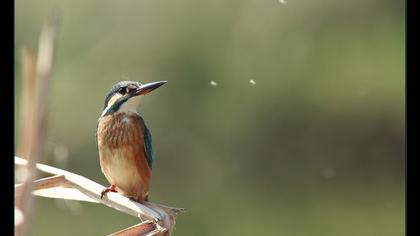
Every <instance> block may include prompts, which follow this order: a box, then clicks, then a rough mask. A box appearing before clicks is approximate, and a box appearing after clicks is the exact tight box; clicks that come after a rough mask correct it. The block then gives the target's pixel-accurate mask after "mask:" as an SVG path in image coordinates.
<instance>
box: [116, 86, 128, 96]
mask: <svg viewBox="0 0 420 236" xmlns="http://www.w3.org/2000/svg"><path fill="white" fill-rule="evenodd" d="M118 92H119V93H120V94H121V95H124V94H125V93H126V92H127V89H126V88H124V87H123V88H120V90H118Z"/></svg>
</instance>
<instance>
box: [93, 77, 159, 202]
mask: <svg viewBox="0 0 420 236" xmlns="http://www.w3.org/2000/svg"><path fill="white" fill-rule="evenodd" d="M166 82H167V81H157V82H151V83H147V84H141V83H139V82H135V81H121V82H118V83H116V84H115V85H113V86H112V88H111V90H110V91H109V92H108V93H107V95H106V96H105V105H104V109H103V112H102V114H101V116H100V118H99V120H98V125H97V129H96V144H97V149H98V152H99V162H100V166H101V170H102V173H103V174H104V175H105V177H106V179H107V180H108V182H109V183H110V184H111V186H110V187H108V188H106V189H104V190H103V191H102V192H101V198H103V196H104V195H105V194H106V193H108V192H118V193H121V194H122V195H124V196H126V197H128V198H130V199H132V200H135V201H137V202H143V201H148V196H149V183H150V179H151V175H152V162H153V154H152V136H151V133H150V130H149V129H148V128H147V126H146V124H145V122H144V120H143V118H142V117H141V116H140V115H139V113H138V112H137V108H138V106H139V105H140V102H141V100H142V98H143V97H144V96H145V95H146V94H148V93H149V92H151V91H153V90H154V89H156V88H159V87H160V86H162V85H163V84H165V83H166Z"/></svg>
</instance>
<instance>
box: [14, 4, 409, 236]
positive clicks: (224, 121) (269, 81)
mask: <svg viewBox="0 0 420 236" xmlns="http://www.w3.org/2000/svg"><path fill="white" fill-rule="evenodd" d="M53 8H56V9H58V10H59V11H60V12H61V14H62V24H61V29H60V34H59V39H58V48H57V51H56V60H55V67H54V78H53V82H52V85H51V94H50V112H49V127H48V143H47V146H46V151H47V155H46V156H45V159H44V160H43V162H44V163H48V164H51V165H54V166H57V167H61V168H65V169H67V170H70V171H73V172H75V173H78V174H81V175H83V176H86V177H88V178H91V179H92V180H94V181H97V182H99V183H101V184H103V185H108V183H107V181H106V179H105V178H104V176H103V175H102V173H101V171H100V167H99V160H98V154H97V152H96V146H95V128H96V122H97V119H98V117H99V115H100V114H101V112H102V108H103V100H104V96H105V94H106V92H107V91H108V90H109V88H110V87H111V86H112V85H113V84H114V83H116V82H118V81H120V80H127V79H129V80H137V81H141V82H151V81H157V80H167V81H168V83H167V84H166V85H165V86H163V87H162V88H160V89H158V90H156V91H155V92H153V93H151V94H150V96H148V97H147V98H146V99H145V100H144V102H143V104H142V105H141V108H140V113H141V114H142V116H143V117H144V119H145V121H146V122H147V124H148V126H149V128H150V129H151V131H152V135H153V147H154V156H155V164H154V172H153V179H152V185H151V195H150V198H151V201H153V202H158V203H163V204H166V205H171V206H177V207H185V208H187V209H188V212H187V213H185V214H182V215H180V216H179V217H178V221H177V227H176V231H175V235H308V236H309V235H324V236H329V235H331V236H333V235H345V236H346V235H349V236H354V235H383V236H386V235H390V236H391V235H392V236H395V235H404V234H405V228H404V222H405V217H404V208H405V202H404V193H405V189H404V181H405V171H404V163H405V162H404V161H405V131H404V128H405V98H404V95H405V80H404V75H405V74H404V73H405V70H404V64H405V61H404V50H405V45H404V42H405V37H404V33H405V31H404V28H405V26H404V19H405V15H404V1H395V0H355V1H333V0H325V1H309V0H306V1H298V0H289V1H288V2H287V4H282V3H281V2H280V1H279V0H264V1H262V0H241V1H239V0H233V1H222V0H213V1H200V0H178V1H168V0H130V1H128V0H127V1H99V0H95V1H75V0H74V1H69V0H58V1H52V0H39V1H23V0H16V1H15V55H16V57H15V60H16V61H15V75H16V78H15V94H16V100H15V107H16V113H15V116H16V121H18V117H19V113H18V110H19V102H20V92H21V87H20V86H21V71H20V66H21V60H20V55H21V50H22V46H23V45H30V46H32V48H34V49H36V48H37V42H38V36H39V33H40V31H41V28H42V25H43V23H44V21H45V19H46V18H47V17H48V16H49V15H50V13H51V10H52V9H53ZM250 80H254V81H255V84H252V83H250ZM211 81H214V82H215V83H217V86H214V85H211ZM18 131H19V129H18V127H16V129H15V132H16V141H17V140H19V136H18V135H19V132H18ZM35 203H36V205H35V214H34V217H33V221H32V222H31V223H32V224H31V235H105V234H109V233H112V232H115V231H118V230H120V229H123V228H126V227H128V226H130V225H133V224H136V223H137V222H138V220H137V219H136V218H133V217H131V216H127V215H125V214H123V213H120V212H118V211H115V210H113V209H110V208H107V207H103V206H101V205H99V204H90V203H78V202H64V201H58V200H53V199H40V198H37V200H36V202H35Z"/></svg>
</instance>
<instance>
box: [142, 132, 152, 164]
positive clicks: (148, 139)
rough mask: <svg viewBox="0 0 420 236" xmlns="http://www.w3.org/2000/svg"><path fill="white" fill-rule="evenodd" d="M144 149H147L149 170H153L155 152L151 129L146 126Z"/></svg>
mask: <svg viewBox="0 0 420 236" xmlns="http://www.w3.org/2000/svg"><path fill="white" fill-rule="evenodd" d="M144 148H145V149H146V158H147V164H148V165H149V168H150V169H152V162H153V152H152V134H151V133H150V131H149V129H148V128H147V127H146V125H144Z"/></svg>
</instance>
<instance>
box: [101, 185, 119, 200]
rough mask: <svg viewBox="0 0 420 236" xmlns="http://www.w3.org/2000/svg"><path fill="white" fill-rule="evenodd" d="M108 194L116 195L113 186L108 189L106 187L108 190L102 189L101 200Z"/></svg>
mask: <svg viewBox="0 0 420 236" xmlns="http://www.w3.org/2000/svg"><path fill="white" fill-rule="evenodd" d="M108 192H114V193H116V192H117V190H116V189H115V185H111V186H110V187H108V188H106V189H104V190H102V192H101V199H102V198H103V197H104V196H105V194H107V193H108Z"/></svg>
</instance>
